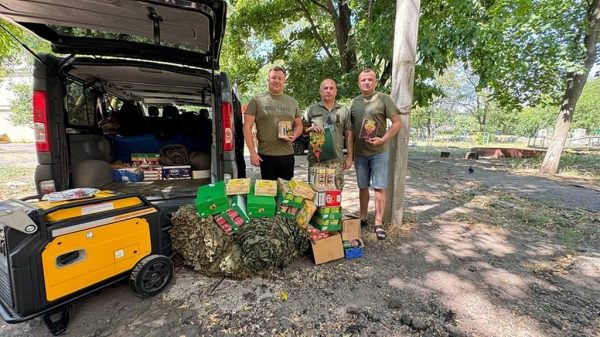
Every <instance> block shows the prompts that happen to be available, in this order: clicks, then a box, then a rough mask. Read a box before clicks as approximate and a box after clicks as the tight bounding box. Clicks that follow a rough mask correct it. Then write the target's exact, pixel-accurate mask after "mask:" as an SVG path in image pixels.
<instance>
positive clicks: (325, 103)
mask: <svg viewBox="0 0 600 337" xmlns="http://www.w3.org/2000/svg"><path fill="white" fill-rule="evenodd" d="M319 93H320V94H321V102H319V103H317V104H313V105H311V106H309V107H308V108H306V111H305V112H304V118H303V122H304V128H305V131H306V132H319V133H324V132H325V129H326V128H328V129H329V132H330V133H331V139H332V141H333V148H334V151H335V158H332V159H327V160H317V157H316V156H315V154H314V152H313V149H312V146H311V147H310V148H309V150H308V174H309V177H310V174H311V169H312V168H313V167H319V168H327V169H334V170H335V187H336V188H337V189H338V190H340V191H341V190H342V189H343V188H344V170H348V169H350V168H351V167H352V157H353V143H354V142H353V141H354V136H353V135H352V122H351V118H350V111H349V110H348V108H346V107H345V106H343V105H340V104H338V103H336V101H335V96H336V95H337V86H336V84H335V81H334V80H332V79H325V80H323V82H321V86H320V89H319ZM344 135H345V136H346V137H345V139H346V148H347V151H348V153H347V155H346V159H345V160H344V152H343V151H344Z"/></svg>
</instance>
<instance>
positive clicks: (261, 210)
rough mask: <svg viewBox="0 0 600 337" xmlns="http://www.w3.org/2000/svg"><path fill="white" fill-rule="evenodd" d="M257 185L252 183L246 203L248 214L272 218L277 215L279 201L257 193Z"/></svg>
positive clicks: (251, 216)
mask: <svg viewBox="0 0 600 337" xmlns="http://www.w3.org/2000/svg"><path fill="white" fill-rule="evenodd" d="M255 189H256V186H255V184H252V186H251V187H250V193H249V194H248V199H247V200H248V202H247V204H246V207H247V210H248V216H249V217H250V218H272V217H274V216H275V209H276V208H277V203H276V202H275V198H273V197H271V196H264V195H256V193H255Z"/></svg>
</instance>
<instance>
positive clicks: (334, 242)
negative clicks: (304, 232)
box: [311, 232, 344, 265]
mask: <svg viewBox="0 0 600 337" xmlns="http://www.w3.org/2000/svg"><path fill="white" fill-rule="evenodd" d="M329 234H330V236H329V237H328V238H325V239H320V240H311V246H312V252H313V256H314V259H315V264H316V265H319V264H322V263H326V262H330V261H335V260H339V259H341V258H343V257H344V247H343V246H342V235H341V234H340V233H339V232H331V233H329Z"/></svg>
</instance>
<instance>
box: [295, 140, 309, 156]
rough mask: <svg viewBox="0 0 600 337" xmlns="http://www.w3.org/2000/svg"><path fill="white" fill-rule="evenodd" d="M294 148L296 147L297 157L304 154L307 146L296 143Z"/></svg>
mask: <svg viewBox="0 0 600 337" xmlns="http://www.w3.org/2000/svg"><path fill="white" fill-rule="evenodd" d="M292 146H293V147H294V154H296V155H299V154H304V151H305V150H306V145H304V143H302V142H299V141H294V142H293V143H292Z"/></svg>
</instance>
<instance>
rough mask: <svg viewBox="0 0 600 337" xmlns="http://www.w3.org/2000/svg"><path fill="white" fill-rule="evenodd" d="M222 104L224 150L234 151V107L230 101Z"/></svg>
mask: <svg viewBox="0 0 600 337" xmlns="http://www.w3.org/2000/svg"><path fill="white" fill-rule="evenodd" d="M222 106H223V108H222V112H223V113H222V117H221V121H222V128H223V151H233V107H232V105H231V103H230V102H223V105H222Z"/></svg>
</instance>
